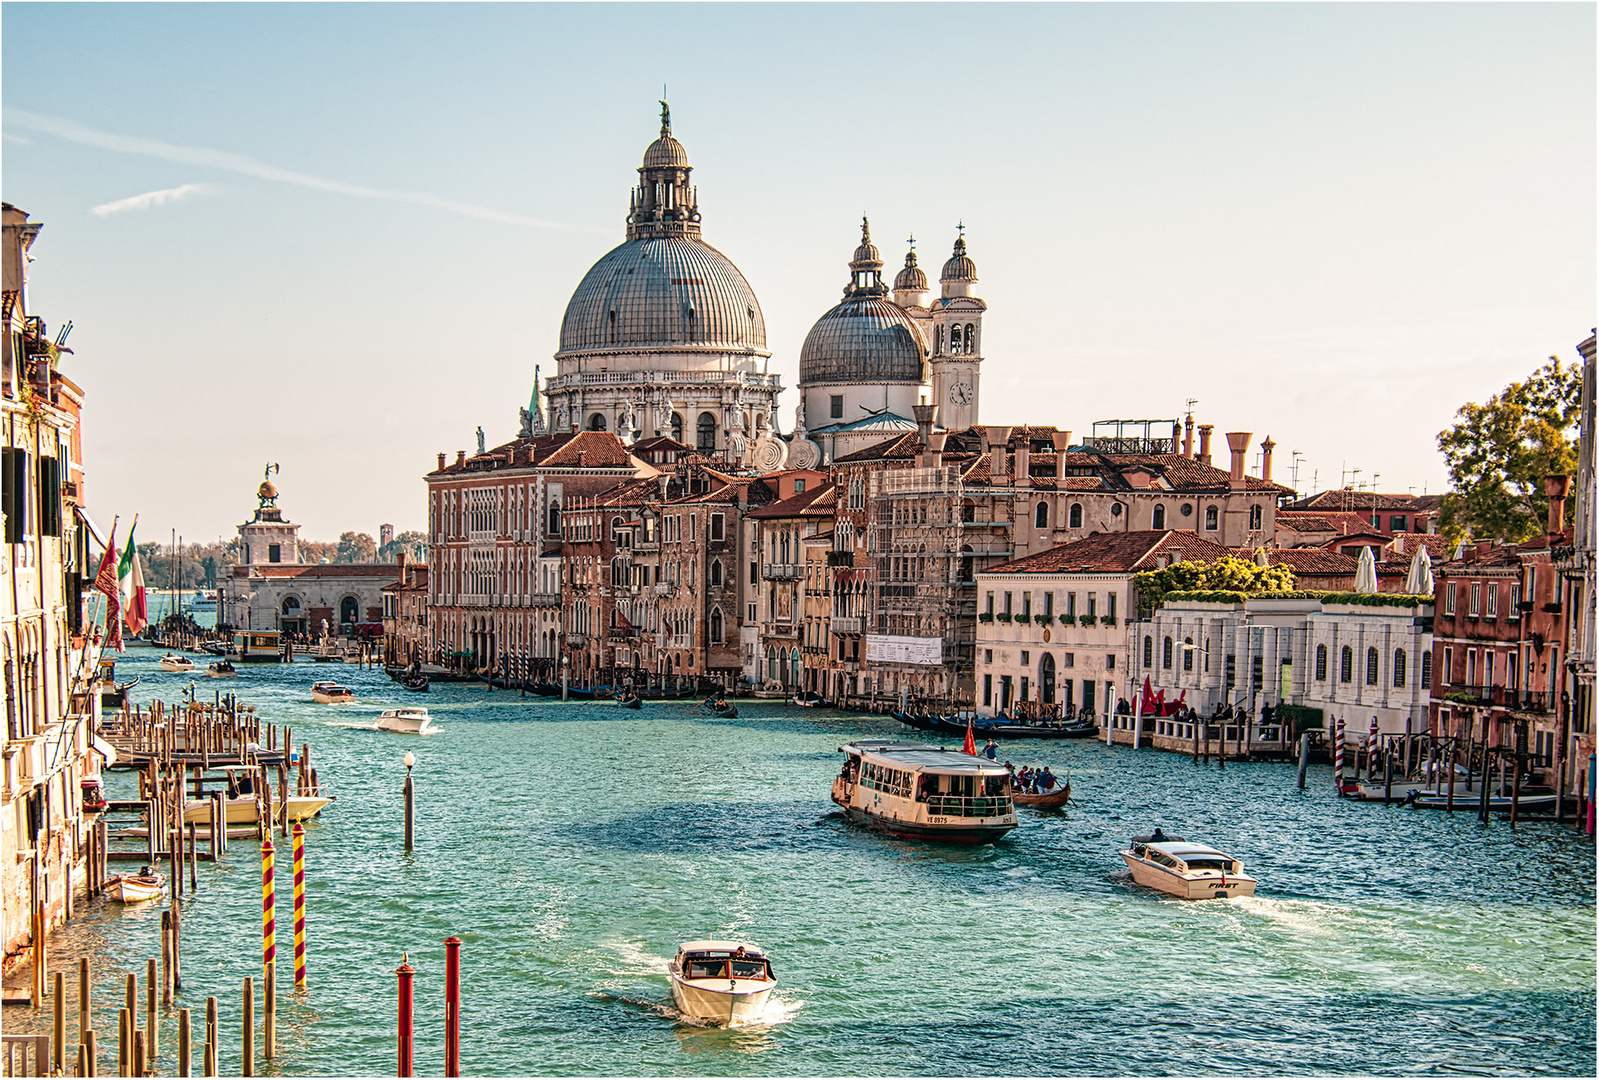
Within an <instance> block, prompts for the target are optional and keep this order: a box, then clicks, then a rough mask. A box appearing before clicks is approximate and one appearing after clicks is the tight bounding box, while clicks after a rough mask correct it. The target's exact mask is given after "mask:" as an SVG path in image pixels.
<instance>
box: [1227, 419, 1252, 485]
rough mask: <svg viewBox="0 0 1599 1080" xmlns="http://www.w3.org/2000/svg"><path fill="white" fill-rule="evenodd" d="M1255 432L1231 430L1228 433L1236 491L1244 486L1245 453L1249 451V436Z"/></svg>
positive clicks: (1233, 481)
mask: <svg viewBox="0 0 1599 1080" xmlns="http://www.w3.org/2000/svg"><path fill="white" fill-rule="evenodd" d="M1252 434H1253V432H1249V431H1229V432H1228V433H1227V449H1229V450H1231V451H1232V453H1233V460H1232V487H1233V490H1234V491H1238V490H1241V489H1242V488H1243V487H1244V455H1245V454H1246V453H1248V452H1249V437H1250V436H1251V435H1252Z"/></svg>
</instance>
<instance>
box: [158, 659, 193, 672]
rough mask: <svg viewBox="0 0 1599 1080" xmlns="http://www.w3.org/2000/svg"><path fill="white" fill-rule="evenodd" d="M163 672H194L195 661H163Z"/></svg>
mask: <svg viewBox="0 0 1599 1080" xmlns="http://www.w3.org/2000/svg"><path fill="white" fill-rule="evenodd" d="M161 670H162V671H178V672H183V671H193V670H194V661H193V660H163V661H161Z"/></svg>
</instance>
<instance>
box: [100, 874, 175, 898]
mask: <svg viewBox="0 0 1599 1080" xmlns="http://www.w3.org/2000/svg"><path fill="white" fill-rule="evenodd" d="M166 881H167V879H166V878H164V877H162V876H161V875H160V874H157V873H153V872H152V871H151V870H150V868H149V867H148V866H146V867H145V868H144V870H143V872H142V873H138V874H118V875H116V876H115V877H113V878H110V879H108V880H107V881H106V883H105V891H106V894H107V895H108V896H110V897H111V899H113V900H120V901H122V902H123V903H124V904H138V903H142V902H143V901H145V900H154V899H155V898H156V897H158V896H160V895H161V886H163V885H165V884H166Z"/></svg>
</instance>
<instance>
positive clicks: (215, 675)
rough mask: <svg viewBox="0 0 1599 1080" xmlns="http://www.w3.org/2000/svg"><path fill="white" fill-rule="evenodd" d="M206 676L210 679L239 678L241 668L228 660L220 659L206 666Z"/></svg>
mask: <svg viewBox="0 0 1599 1080" xmlns="http://www.w3.org/2000/svg"><path fill="white" fill-rule="evenodd" d="M205 677H206V678H208V679H237V678H238V677H239V669H238V668H236V667H234V666H233V665H232V664H231V663H229V662H228V661H226V660H218V661H217V662H216V663H214V664H207V665H206V666H205Z"/></svg>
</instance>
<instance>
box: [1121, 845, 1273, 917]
mask: <svg viewBox="0 0 1599 1080" xmlns="http://www.w3.org/2000/svg"><path fill="white" fill-rule="evenodd" d="M1121 857H1122V859H1123V860H1125V861H1126V863H1127V869H1129V870H1131V871H1132V872H1133V880H1134V881H1136V882H1138V884H1140V885H1145V886H1148V887H1149V888H1151V889H1159V890H1160V891H1161V892H1166V893H1170V894H1171V895H1173V896H1179V897H1182V898H1183V899H1184V900H1219V899H1225V898H1227V897H1233V896H1254V895H1255V879H1254V878H1252V877H1250V876H1249V875H1248V874H1246V873H1244V864H1243V863H1241V862H1239V861H1238V860H1237V859H1235V858H1233V857H1232V856H1231V855H1224V854H1222V853H1221V852H1219V851H1217V850H1216V849H1215V848H1213V847H1206V846H1205V845H1204V844H1193V843H1189V842H1188V841H1187V840H1184V839H1183V838H1182V837H1180V836H1165V835H1163V834H1162V833H1161V832H1160V830H1159V829H1157V830H1155V833H1154V835H1152V836H1135V837H1133V838H1132V841H1131V846H1130V847H1129V848H1128V849H1127V850H1125V851H1123V852H1122V853H1121Z"/></svg>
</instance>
